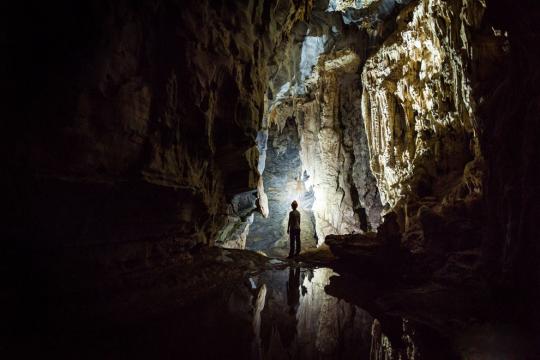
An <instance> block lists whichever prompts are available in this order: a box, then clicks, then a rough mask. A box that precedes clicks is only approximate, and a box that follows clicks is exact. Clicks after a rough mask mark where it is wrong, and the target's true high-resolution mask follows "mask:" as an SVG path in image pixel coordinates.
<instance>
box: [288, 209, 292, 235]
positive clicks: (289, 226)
mask: <svg viewBox="0 0 540 360" xmlns="http://www.w3.org/2000/svg"><path fill="white" fill-rule="evenodd" d="M291 214H292V213H289V223H288V224H287V234H288V233H289V231H290V229H291Z"/></svg>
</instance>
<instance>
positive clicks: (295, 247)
mask: <svg viewBox="0 0 540 360" xmlns="http://www.w3.org/2000/svg"><path fill="white" fill-rule="evenodd" d="M291 207H292V209H293V210H292V211H291V212H290V213H289V223H288V224H287V234H290V250H289V256H288V257H287V258H288V259H290V258H292V257H293V256H297V255H298V254H300V212H299V211H298V210H296V208H297V207H298V203H297V202H296V200H294V201H293V202H292V203H291Z"/></svg>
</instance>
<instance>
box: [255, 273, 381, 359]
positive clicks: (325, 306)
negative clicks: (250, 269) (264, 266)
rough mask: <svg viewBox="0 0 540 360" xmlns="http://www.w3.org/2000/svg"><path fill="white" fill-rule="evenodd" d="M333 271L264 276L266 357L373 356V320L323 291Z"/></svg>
mask: <svg viewBox="0 0 540 360" xmlns="http://www.w3.org/2000/svg"><path fill="white" fill-rule="evenodd" d="M332 275H336V274H335V273H334V272H333V271H332V270H330V269H326V268H322V269H303V268H299V267H296V268H295V267H290V268H289V269H288V270H285V271H270V272H266V273H263V274H261V275H260V276H259V278H258V279H257V281H258V282H260V283H265V284H266V285H267V289H268V290H267V293H266V306H265V308H264V310H263V311H262V312H261V331H260V335H261V339H260V340H261V345H262V346H261V355H262V358H265V359H275V358H295V359H326V358H332V359H347V358H367V357H369V351H370V343H371V326H372V323H373V318H372V317H371V316H370V315H369V314H368V313H367V312H365V311H364V310H362V309H360V308H358V307H356V306H354V305H351V304H349V303H347V302H345V301H343V300H339V299H337V298H334V297H332V296H330V295H328V294H326V292H325V291H324V287H325V286H326V285H328V283H329V279H330V277H331V276H332Z"/></svg>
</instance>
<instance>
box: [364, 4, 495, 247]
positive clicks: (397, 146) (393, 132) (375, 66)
mask: <svg viewBox="0 0 540 360" xmlns="http://www.w3.org/2000/svg"><path fill="white" fill-rule="evenodd" d="M484 6H485V4H484V2H482V1H419V2H418V3H416V4H411V5H410V6H408V7H407V8H406V9H404V10H403V11H401V13H400V14H399V16H398V17H397V30H396V32H395V33H393V34H392V35H391V36H390V37H389V38H388V39H387V40H386V41H385V42H384V44H383V45H382V46H381V48H380V49H379V50H378V51H377V52H376V53H375V54H374V55H372V56H371V57H370V58H369V59H368V60H367V61H366V65H365V67H364V69H363V73H362V84H363V89H364V93H363V96H362V113H363V118H364V120H365V123H366V132H367V136H368V142H369V149H370V164H371V168H372V170H373V173H374V175H375V177H376V178H377V185H378V188H379V191H380V193H381V199H382V202H383V204H385V206H386V207H387V208H388V209H392V210H393V211H395V212H397V213H398V215H399V218H400V223H401V226H402V230H403V231H404V232H405V233H407V232H408V233H409V234H407V235H410V236H408V237H407V238H406V239H405V242H406V244H407V245H408V246H409V247H410V248H411V249H414V250H419V249H420V248H422V247H423V246H424V245H426V242H429V240H434V241H435V240H436V239H426V237H428V235H432V234H428V233H429V232H430V231H431V230H432V228H433V231H440V229H439V230H435V229H434V228H437V227H439V225H440V224H439V225H435V224H434V223H435V222H437V221H439V220H440V217H441V215H442V214H443V213H444V216H445V217H446V218H447V219H446V220H449V219H450V218H453V219H454V220H456V219H455V217H461V218H463V221H464V222H468V221H469V219H470V218H474V214H473V213H474V211H475V206H477V204H478V200H479V199H480V198H481V195H482V176H483V158H482V155H481V152H480V147H479V129H478V126H477V120H476V114H475V106H476V105H475V99H474V98H473V94H472V84H471V75H470V66H471V62H472V60H473V58H472V56H473V53H474V45H473V43H472V40H471V38H472V35H471V34H472V32H474V30H475V29H476V28H478V27H479V26H480V21H481V18H482V14H483V11H484ZM456 208H459V210H456ZM454 213H459V214H454ZM419 222H421V223H422V226H423V232H422V231H419ZM439 222H440V223H443V222H444V221H443V220H440V221H439ZM470 225H471V224H466V225H464V227H470ZM466 230H467V229H464V231H466ZM475 245H478V241H477V240H476V241H475V242H473V243H471V244H462V246H464V247H467V246H468V247H474V246H475Z"/></svg>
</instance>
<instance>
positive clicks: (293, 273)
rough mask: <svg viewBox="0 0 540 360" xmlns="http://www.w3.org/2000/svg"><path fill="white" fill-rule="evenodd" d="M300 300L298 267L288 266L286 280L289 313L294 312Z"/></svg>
mask: <svg viewBox="0 0 540 360" xmlns="http://www.w3.org/2000/svg"><path fill="white" fill-rule="evenodd" d="M299 302H300V268H293V267H290V268H289V281H287V305H289V311H290V312H291V314H294V313H295V312H296V307H297V306H298V304H299Z"/></svg>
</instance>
